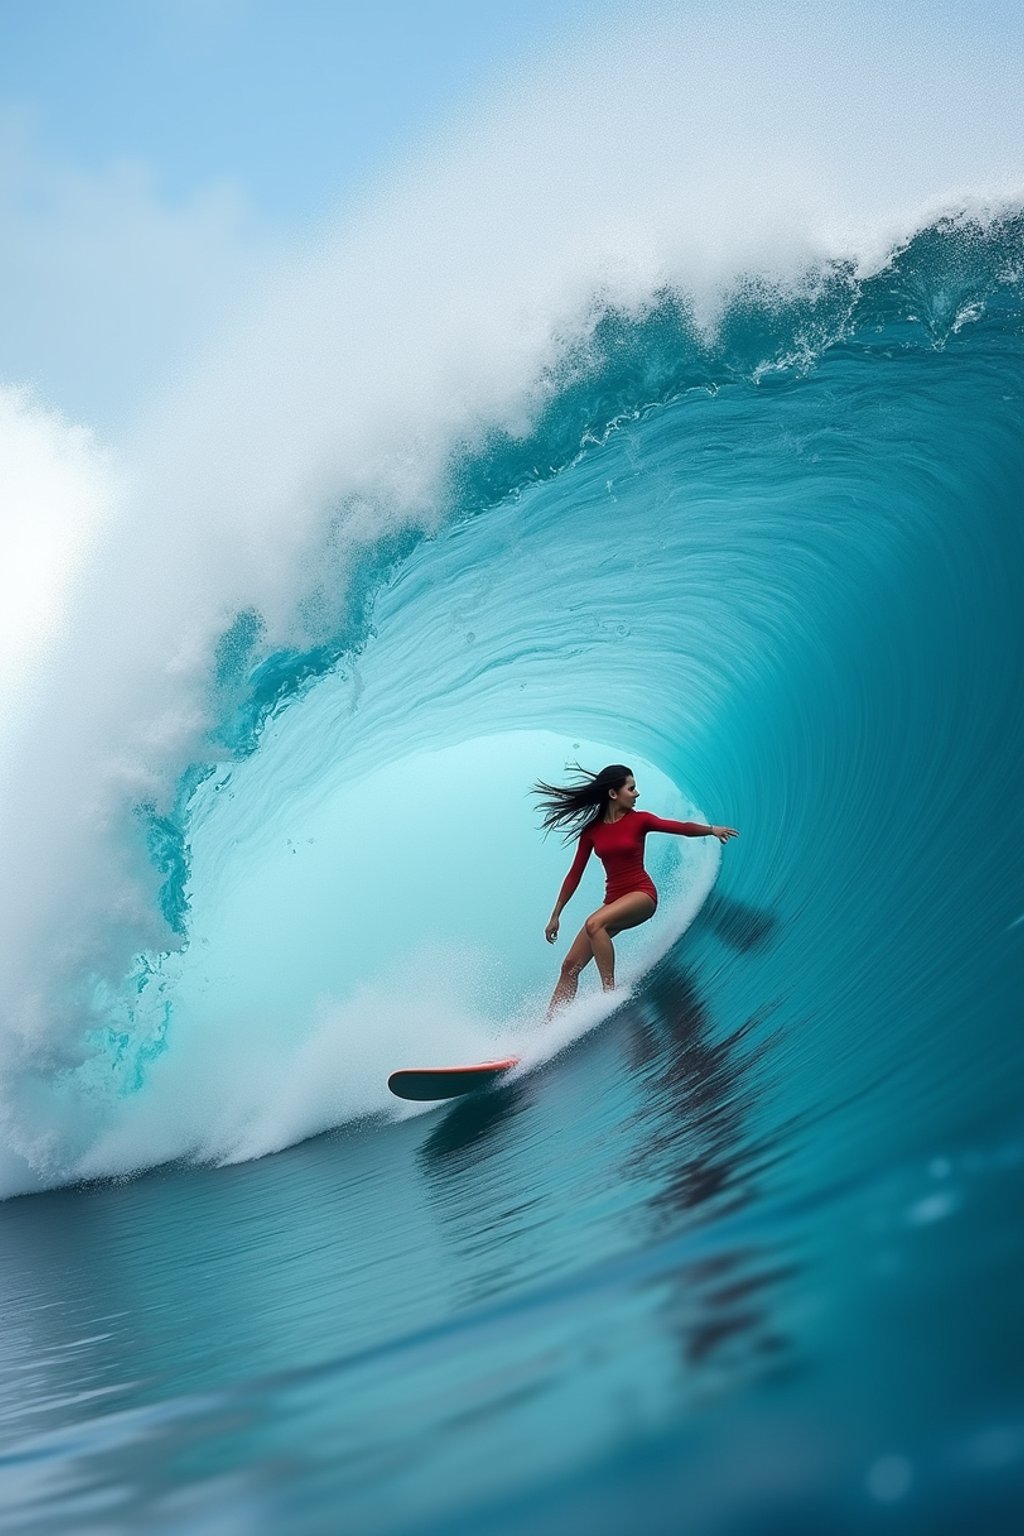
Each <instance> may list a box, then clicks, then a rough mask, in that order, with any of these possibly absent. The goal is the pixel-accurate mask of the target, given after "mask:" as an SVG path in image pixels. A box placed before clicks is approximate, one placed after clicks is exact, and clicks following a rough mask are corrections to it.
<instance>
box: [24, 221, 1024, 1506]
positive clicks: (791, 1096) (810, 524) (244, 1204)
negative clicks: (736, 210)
mask: <svg viewBox="0 0 1024 1536" xmlns="http://www.w3.org/2000/svg"><path fill="white" fill-rule="evenodd" d="M1021 233H1022V230H1021V225H1020V221H1019V218H1017V217H1016V216H1007V217H1004V218H1003V219H1001V220H997V221H995V222H988V223H987V224H985V225H984V226H979V225H977V224H971V223H968V222H963V221H959V222H958V221H956V220H945V221H940V222H939V223H937V224H934V225H932V226H931V227H928V228H926V229H924V230H923V231H922V232H920V233H919V234H918V235H917V236H915V237H914V238H913V239H912V240H910V241H909V242H908V243H907V244H906V245H905V246H904V247H903V248H902V249H901V250H899V251H898V252H897V253H896V254H895V255H894V256H893V258H892V260H891V261H890V263H889V264H888V265H886V266H884V267H883V268H882V269H881V270H880V271H879V272H877V273H876V275H874V276H873V277H870V278H867V279H862V278H857V277H855V275H854V273H853V271H852V269H849V270H848V269H844V268H843V267H842V266H834V267H832V268H828V269H824V270H822V271H820V272H819V273H818V274H817V275H816V278H815V281H814V282H813V283H808V284H805V285H804V286H803V287H802V288H801V289H800V290H799V291H798V292H790V293H789V295H788V296H782V297H780V296H778V295H775V296H773V295H772V294H771V293H770V292H769V291H768V290H767V289H764V288H757V287H754V288H753V289H749V290H746V291H745V292H743V293H740V294H737V295H735V296H734V298H733V300H732V302H731V305H730V307H729V308H728V310H727V311H726V313H725V315H724V318H723V321H722V324H721V326H720V327H719V330H718V332H717V335H716V336H715V338H714V339H713V340H712V339H709V337H708V336H707V335H706V334H702V333H699V332H698V331H697V330H696V329H695V327H694V325H693V324H692V322H691V320H690V319H689V318H688V316H687V314H686V311H685V307H684V308H680V306H679V304H678V302H677V301H676V300H675V299H674V298H672V297H670V296H669V295H668V294H667V293H666V294H665V295H663V296H661V297H660V298H658V299H656V301H655V302H653V303H652V304H651V305H650V306H649V307H648V308H647V310H646V311H645V312H644V313H643V314H636V313H634V314H632V315H626V314H624V313H615V312H610V313H607V314H606V315H605V316H604V318H603V319H602V320H601V321H600V323H599V324H598V326H597V329H596V330H595V331H594V332H593V334H592V335H591V336H590V338H589V340H588V342H587V345H586V346H585V347H580V348H578V349H577V350H576V351H575V352H572V353H570V355H569V356H567V357H565V358H563V360H562V363H561V365H560V366H559V368H558V369H557V370H555V371H554V372H553V374H552V376H551V378H550V380H549V383H548V398H547V404H546V406H545V408H544V410H543V411H542V412H541V413H540V415H539V416H538V417H537V418H536V419H535V420H534V421H533V422H532V424H531V425H530V428H529V430H528V431H524V432H522V433H520V434H519V435H518V436H513V435H503V434H501V433H498V432H495V433H494V434H492V436H491V437H490V438H489V439H488V440H487V441H485V442H482V443H480V442H478V443H476V444H474V445H473V446H472V448H471V449H467V450H466V451H465V452H464V453H463V454H462V455H461V456H457V457H456V458H455V459H454V460H453V463H452V466H451V469H450V472H449V475H448V480H447V484H446V491H445V501H444V515H443V517H439V519H438V521H437V524H436V526H435V528H434V530H433V531H432V532H431V534H430V535H429V536H423V535H417V534H414V533H411V532H409V531H406V532H404V533H394V532H392V533H389V534H388V535H387V536H386V537H384V538H383V539H382V540H381V541H379V542H377V543H373V542H371V543H370V544H369V546H368V547H367V549H366V551H365V552H364V554H363V555H362V556H361V562H360V566H359V572H358V576H357V578H356V579H355V580H354V581H353V584H352V586H351V587H350V588H349V589H348V591H347V594H346V598H345V602H344V604H343V605H341V606H340V607H339V606H338V605H337V604H334V603H333V600H332V599H331V597H330V594H329V591H328V590H327V588H328V583H327V581H326V580H325V582H324V583H323V590H319V589H318V587H317V583H316V582H315V581H313V582H312V583H311V585H310V588H309V593H308V597H307V602H308V607H309V612H310V614H311V615H312V616H313V617H312V618H311V620H310V626H309V635H310V640H309V643H308V644H307V645H306V646H305V647H296V646H292V647H287V648H284V647H278V648H275V647H274V646H273V644H271V643H270V642H269V641H268V640H267V638H266V636H267V633H268V630H267V628H266V625H265V624H264V622H263V620H262V619H261V618H259V617H256V616H254V615H252V614H249V615H245V614H243V615H242V616H241V617H240V618H237V619H235V620H234V621H232V623H230V624H226V625H225V629H224V639H223V640H222V642H221V644H220V646H219V649H218V653H217V654H218V667H219V671H218V675H217V678H216V680H215V681H214V682H213V683H211V691H210V695H209V697H210V699H211V700H212V701H213V704H212V705H211V715H210V724H209V726H208V728H207V736H206V740H207V747H208V750H207V754H206V756H205V758H204V757H202V755H200V756H198V757H197V758H196V762H195V764H194V765H193V766H192V768H191V769H190V770H188V771H187V772H185V773H184V774H183V775H182V776H180V778H179V780H178V789H177V792H176V797H175V800H174V802H173V803H171V804H165V805H163V806H162V807H157V806H156V805H155V804H154V805H152V806H150V807H149V808H148V809H147V808H146V803H145V799H144V797H138V798H137V799H136V812H135V814H134V817H133V820H132V822H131V826H133V827H134V828H135V832H134V836H135V837H136V840H137V847H138V849H140V850H142V853H143V854H145V850H146V849H147V848H148V850H149V853H148V855H147V857H149V858H150V859H151V861H152V862H151V868H152V869H153V876H152V880H151V891H152V899H153V902H154V905H155V906H156V907H159V908H160V910H162V912H163V914H164V918H165V921H166V924H167V928H168V931H169V932H172V933H177V936H178V942H179V944H180V942H181V941H182V940H184V941H185V943H184V947H179V948H177V949H172V948H170V947H167V946H161V945H160V944H156V945H154V946H153V947H152V948H151V949H149V950H148V951H147V952H146V954H145V956H144V957H142V958H140V959H139V960H137V961H136V962H135V963H134V965H133V967H132V969H131V973H130V975H129V976H128V978H127V979H124V978H123V977H122V978H118V976H117V972H116V967H108V969H107V972H106V973H105V974H102V980H101V973H102V968H101V967H100V966H99V965H98V964H96V965H95V966H94V967H93V968H92V969H89V970H87V971H86V972H85V973H84V978H83V974H81V973H80V974H78V975H77V978H76V979H75V981H74V985H73V986H72V987H71V988H70V990H69V993H68V998H69V1001H68V1003H67V1006H68V1007H69V1008H71V1007H72V1005H73V1007H74V1009H75V1010H77V1012H76V1014H75V1017H76V1019H77V1024H76V1028H77V1029H78V1031H79V1034H78V1039H79V1056H78V1059H77V1061H76V1060H75V1059H74V1058H73V1057H67V1056H65V1058H63V1059H62V1061H61V1062H60V1063H59V1064H58V1065H53V1064H51V1065H50V1066H49V1069H48V1070H46V1071H44V1070H42V1068H41V1067H40V1065H39V1062H38V1061H36V1062H34V1063H33V1064H32V1068H31V1070H30V1071H28V1072H27V1073H26V1074H25V1076H24V1080H23V1084H22V1087H21V1089H20V1090H19V1093H18V1094H17V1095H16V1096H14V1097H13V1098H12V1099H11V1101H10V1105H9V1110H8V1119H9V1124H10V1125H11V1127H12V1131H11V1136H10V1138H9V1146H8V1153H9V1158H8V1170H9V1171H8V1192H10V1193H12V1194H17V1193H21V1192H22V1191H25V1190H31V1189H39V1188H40V1187H42V1186H46V1185H50V1186H59V1185H64V1186H66V1187H63V1188H51V1189H50V1190H49V1192H42V1193H36V1194H34V1195H32V1196H31V1197H30V1198H24V1199H15V1200H9V1201H7V1202H6V1203H5V1204H4V1205H3V1206H2V1207H0V1230H2V1242H0V1294H2V1296H3V1306H4V1313H5V1317H6V1318H7V1324H6V1327H5V1331H4V1336H3V1341H2V1343H0V1446H2V1452H0V1473H2V1477H3V1483H4V1489H5V1499H4V1514H3V1516H2V1526H0V1528H3V1529H10V1530H33V1531H36V1530H38V1531H66V1530H71V1529H74V1530H76V1531H79V1530H80V1531H97V1532H98V1531H104V1532H108V1531H121V1530H129V1529H136V1528H140V1527H141V1526H142V1525H144V1526H145V1528H146V1529H153V1530H168V1531H170V1530H177V1529H202V1530H205V1529H209V1530H236V1529H237V1530H245V1531H247V1532H251V1531H263V1530H266V1531H279V1530H285V1529H286V1530H289V1531H320V1530H331V1529H338V1528H340V1527H342V1526H344V1527H345V1528H347V1529H357V1530H360V1531H367V1532H370V1531H381V1532H385V1531H405V1530H408V1531H423V1532H427V1531H438V1532H441V1531H444V1532H446V1533H448V1532H454V1531H461V1530H466V1531H470V1530H474V1531H476V1530H480V1529H487V1530H489V1531H502V1532H503V1531H510V1532H511V1531H519V1530H530V1531H531V1532H537V1531H549V1530H550V1531H560V1530H563V1529H566V1528H568V1525H569V1523H570V1522H573V1521H575V1522H584V1523H585V1526H586V1527H587V1528H589V1529H590V1530H591V1531H596V1532H600V1531H609V1532H611V1531H618V1530H621V1529H622V1528H623V1526H624V1525H626V1524H627V1523H633V1524H639V1525H641V1526H643V1528H644V1529H646V1530H651V1531H662V1530H664V1531H666V1532H668V1531H676V1530H679V1529H683V1528H685V1529H687V1530H688V1531H692V1532H705V1531H707V1532H716V1533H718V1532H748V1531H749V1532H755V1531H756V1532H757V1533H759V1536H764V1533H774V1532H779V1533H780V1536H781V1533H783V1532H785V1533H787V1536H795V1533H797V1532H801V1531H804V1530H806V1531H808V1532H810V1531H812V1530H813V1531H822V1530H829V1531H854V1532H859V1531H867V1530H869V1529H870V1530H875V1529H878V1528H881V1527H883V1526H885V1527H886V1528H888V1527H891V1528H893V1529H895V1530H899V1531H901V1532H903V1531H906V1532H922V1533H923V1532H928V1533H929V1536H936V1533H945V1532H949V1533H950V1536H952V1533H954V1532H955V1533H960V1532H963V1531H965V1530H967V1529H979V1530H980V1529H984V1530H986V1531H991V1532H1001V1531H1006V1532H1010V1531H1011V1530H1017V1529H1019V1523H1020V1514H1021V1501H1022V1499H1024V1382H1022V1373H1021V1369H1020V1367H1021V1360H1022V1358H1024V1353H1022V1345H1024V1338H1022V1331H1021V1319H1020V1312H1019V1306H1018V1297H1019V1287H1020V1261H1021V1234H1020V1223H1019V1213H1020V1211H1021V1209H1024V1120H1022V1118H1021V1110H1020V1090H1019V1084H1020V1071H1021V1067H1022V1065H1024V1060H1022V1057H1024V1046H1022V1032H1021V1027H1020V1026H1021V1022H1022V1019H1021V1013H1022V1007H1021V1000H1022V997H1024V987H1022V983H1024V858H1022V856H1021V847H1022V844H1024V788H1022V780H1021V773H1020V763H1021V757H1022V749H1024V718H1022V714H1021V709H1020V700H1021V685H1022V683H1024V645H1022V631H1021V621H1020V614H1021V612H1022V601H1024V592H1022V585H1024V581H1022V577H1024V528H1022V525H1021V506H1022V490H1024V435H1022V433H1021V422H1022V406H1024V289H1022V286H1021V262H1020V253H1021ZM601 753H604V754H605V757H606V758H607V759H608V760H623V761H626V762H629V763H630V764H632V765H633V766H634V767H635V768H636V770H637V774H638V779H639V780H640V788H641V801H640V803H641V805H643V806H646V807H647V808H649V809H651V810H654V811H656V812H658V813H661V814H668V815H672V814H675V813H679V812H682V811H685V810H692V811H694V812H695V813H697V814H700V815H701V816H709V817H711V818H712V819H714V820H717V821H723V822H728V823H731V824H732V825H735V826H737V827H739V828H740V829H741V837H740V839H739V841H738V842H736V843H733V844H730V845H729V846H728V847H727V848H725V849H723V850H722V851H721V856H720V859H719V856H718V852H717V849H708V848H707V847H706V846H705V845H703V844H697V843H694V844H693V845H692V846H691V845H690V844H687V845H686V846H685V847H679V846H676V845H675V844H671V845H670V843H669V840H667V839H666V840H665V841H664V842H663V843H661V844H659V845H658V846H657V847H655V845H654V843H653V841H652V844H651V852H652V855H653V856H654V857H653V859H652V867H654V868H655V870H656V874H657V878H658V879H659V883H661V884H662V885H663V887H664V890H665V892H666V897H667V899H666V901H665V902H664V903H663V907H662V909H661V910H659V914H658V918H657V920H656V922H655V923H654V924H652V925H651V928H650V930H645V932H644V933H643V934H642V935H639V934H638V935H636V936H634V937H633V938H632V939H631V940H630V939H627V938H626V937H624V938H623V939H622V940H620V941H619V949H620V956H621V963H622V967H623V971H622V974H623V977H624V979H625V980H626V982H627V983H628V985H627V986H626V987H625V989H624V990H623V992H622V993H621V995H620V996H619V997H618V998H617V999H616V1000H615V1004H614V1006H603V1005H602V1002H601V1000H600V999H599V998H598V997H597V996H596V992H595V984H594V981H593V978H591V979H590V985H589V988H584V989H582V995H581V1000H580V1003H579V1006H578V1008H577V1009H576V1010H575V1011H574V1012H573V1013H572V1014H571V1015H569V1016H567V1017H566V1019H565V1020H563V1021H562V1023H560V1024H559V1025H558V1026H557V1028H556V1029H555V1030H553V1031H552V1032H550V1033H547V1034H545V1032H544V1031H543V1029H542V1028H541V1026H540V1025H539V1023H538V1019H539V1017H540V1003H541V1000H542V999H543V998H544V996H545V995H546V990H547V989H548V988H549V987H550V985H551V983H552V981H553V973H554V970H555V968H556V966H557V955H553V954H552V952H551V951H550V949H549V948H548V946H547V945H546V944H545V943H544V941H543V934H542V930H543V926H544V921H545V919H546V917H547V914H548V912H549V910H550V905H551V901H552V898H553V896H554V893H555V891H556V890H557V886H558V882H559V880H560V879H561V876H562V874H563V873H564V869H565V868H566V867H567V863H568V854H567V853H566V851H565V850H564V849H561V848H559V847H558V846H557V845H556V844H555V843H554V842H553V841H552V840H549V841H548V842H544V841H543V840H542V839H541V838H540V836H539V835H538V833H537V832H536V817H535V815H534V814H533V812H532V811H531V807H530V804H529V801H528V800H527V798H526V790H527V789H528V787H529V784H530V782H531V781H532V779H533V778H535V777H538V776H541V777H552V776H557V774H558V772H559V771H560V769H561V767H562V766H563V765H564V762H565V761H566V760H568V759H569V758H571V757H575V756H581V757H582V758H583V761H584V762H586V763H587V764H588V765H589V766H591V767H595V768H596V767H599V766H600V765H601V764H600V761H599V757H600V754H601ZM595 879H596V876H595ZM598 894H599V881H598V883H597V885H595V886H594V887H593V888H590V897H592V898H593V900H594V902H596V900H597V897H598ZM591 904H592V902H591V901H590V900H589V899H588V897H587V894H586V890H585V891H584V892H583V893H581V896H580V897H578V898H577V900H576V902H575V903H574V908H571V909H570V911H569V913H567V914H566V917H565V919H564V920H563V937H564V938H565V939H568V938H569V937H571V933H572V932H573V931H574V923H573V919H574V917H575V918H576V919H577V920H578V921H582V918H583V916H584V915H585V913H586V911H587V910H589V909H590V905H591ZM82 1042H84V1050H83V1049H82ZM505 1047H509V1048H514V1049H517V1050H521V1051H523V1053H524V1055H525V1057H526V1063H527V1065H526V1069H525V1070H524V1071H523V1072H522V1073H521V1074H519V1075H518V1076H517V1077H516V1078H514V1079H513V1080H512V1081H511V1082H510V1083H509V1084H508V1086H507V1087H505V1088H504V1089H502V1090H501V1091H499V1092H496V1093H493V1094H491V1095H488V1096H484V1097H481V1098H480V1099H479V1100H476V1101H474V1102H469V1103H466V1104H463V1105H458V1106H456V1107H454V1108H449V1107H443V1108H440V1109H437V1110H433V1111H430V1112H428V1113H425V1114H424V1113H415V1114H410V1113H407V1111H406V1110H405V1109H404V1108H402V1107H399V1106H397V1105H396V1104H395V1101H393V1100H389V1096H388V1094H387V1092H386V1088H385V1079H386V1075H387V1072H388V1071H389V1070H391V1068H392V1067H393V1066H396V1065H400V1064H414V1063H415V1062H416V1061H418V1060H428V1059H429V1060H438V1061H440V1060H447V1059H457V1058H459V1057H463V1056H465V1055H466V1054H474V1053H476V1054H481V1055H490V1054H493V1053H494V1050H495V1048H502V1049H504V1048H505ZM11 1106H13V1107H11ZM83 1180H86V1181H87V1182H85V1183H83V1182H82V1181H83ZM88 1181H91V1182H88Z"/></svg>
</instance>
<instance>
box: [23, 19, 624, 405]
mask: <svg viewBox="0 0 1024 1536" xmlns="http://www.w3.org/2000/svg"><path fill="white" fill-rule="evenodd" d="M604 9H605V7H604V6H603V5H601V4H600V3H599V0H516V4H515V5H497V4H491V3H487V0H421V3H419V4H409V3H393V0H392V3H387V0H385V3H378V4H365V3H362V4H353V3H348V0H334V3H329V0H288V3H285V0H47V3H45V4H38V5H37V4H34V3H31V0H5V3H4V4H3V5H2V6H0V228H2V230H3V232H4V233H3V238H2V241H0V383H3V384H12V383H13V384H20V383H26V384H28V385H30V386H31V387H32V388H33V389H34V391H35V392H36V394H37V396H38V398H39V401H40V403H41V404H44V405H46V406H52V407H55V408H57V409H61V410H63V411H65V412H66V413H68V414H69V415H70V416H71V417H73V418H74V419H79V420H84V421H88V422H91V423H93V424H96V425H98V426H99V427H101V429H106V428H110V429H113V428H117V427H118V426H120V425H122V424H123V423H124V422H125V420H126V419H130V418H131V416H132V413H133V410H134V408H135V405H136V403H137V400H138V396H139V392H140V389H145V388H146V387H147V386H148V383H149V381H151V380H153V379H154V378H156V377H158V376H159V375H160V373H161V372H162V371H173V369H174V367H175V366H176V364H178V363H179V362H183V361H184V358H185V356H186V354H187V351H188V349H189V347H190V345H191V344H192V343H193V342H194V341H195V340H197V339H198V338H200V337H201V336H202V335H203V334H204V333H206V332H207V331H208V330H209V329H210V328H211V327H214V326H215V325H216V322H217V317H218V315H219V314H220V312H221V311H222V309H223V307H224V306H225V304H226V303H227V302H228V301H229V299H230V298H231V296H233V295H236V294H237V293H238V292H239V291H241V290H242V289H244V288H245V287H246V286H247V285H251V284H254V283H259V281H260V279H261V276H262V275H263V274H264V273H265V272H266V271H267V270H268V269H269V266H270V265H271V264H272V263H273V262H274V261H275V260H276V259H277V258H278V257H279V255H280V254H281V252H282V250H283V249H285V248H287V246H288V245H289V244H291V243H293V242H295V241H297V240H300V239H301V238H302V236H303V234H304V233H305V231H307V230H308V229H309V228H310V227H311V226H313V225H315V223H316V221H317V220H319V219H321V218H322V217H323V216H324V215H325V214H327V213H329V212H331V211H334V210H335V209H337V208H338V207H339V206H343V205H344V202H345V199H346V196H347V195H350V194H352V193H353V192H355V191H357V190H358V189H359V188H360V187H361V186H363V185H364V184H366V183H369V182H372V181H373V179H374V178H375V176H377V175H379V174H380V173H381V171H382V169H383V168H385V167H386V166H387V165H388V164H389V163H391V162H393V161H395V160H397V159H399V158H400V157H401V155H402V153H403V152H404V151H405V150H406V149H408V148H409V147H410V146H412V145H414V144H415V143H416V142H417V140H418V139H420V138H422V136H423V135H424V134H425V133H426V132H427V131H429V129H430V128H431V126H433V125H434V124H435V123H437V122H438V121H440V120H443V119H444V117H445V116H446V115H447V114H448V113H450V112H451V111H453V110H454V109H456V108H457V107H459V106H460V105H461V104H463V103H464V102H466V101H468V100H471V99H472V98H473V97H474V96H476V95H477V94H478V93H480V92H481V91H484V90H486V89H487V87H488V85H489V84H490V83H491V82H496V81H501V80H503V79H507V78H509V77H510V76H513V77H514V75H515V73H516V70H517V69H518V68H520V67H522V66H523V64H524V61H526V60H527V59H529V58H530V57H531V56H532V55H535V54H536V52H537V51H538V50H541V49H543V48H544V47H545V46H546V45H547V44H548V43H549V42H550V39H551V38H552V36H553V35H554V34H556V33H557V32H558V31H560V30H562V29H563V28H565V27H566V26H567V25H569V24H571V23H572V22H573V21H574V20H579V19H581V18H582V19H583V20H584V23H585V24H590V23H591V22H594V21H596V19H597V17H598V15H599V14H600V13H601V11H603V10H604Z"/></svg>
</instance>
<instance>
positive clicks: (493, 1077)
mask: <svg viewBox="0 0 1024 1536" xmlns="http://www.w3.org/2000/svg"><path fill="white" fill-rule="evenodd" d="M518 1062H519V1057H518V1056H505V1057H503V1058H502V1060H501V1061H478V1062H475V1063H474V1064H473V1065H472V1066H468V1067H403V1068H402V1069H401V1070H400V1071H398V1072H392V1074H391V1076H390V1077H389V1078H388V1087H389V1088H390V1089H391V1092H392V1093H393V1094H395V1095H396V1096H397V1097H398V1098H400V1099H415V1100H416V1101H417V1103H420V1104H427V1103H430V1102H431V1100H433V1099H459V1098H461V1097H462V1096H463V1094H466V1093H479V1092H480V1090H481V1089H483V1088H493V1087H494V1085H495V1083H497V1082H500V1081H501V1079H502V1078H503V1077H504V1075H505V1073H506V1072H510V1071H511V1070H512V1068H513V1067H514V1066H516V1065H517V1064H518Z"/></svg>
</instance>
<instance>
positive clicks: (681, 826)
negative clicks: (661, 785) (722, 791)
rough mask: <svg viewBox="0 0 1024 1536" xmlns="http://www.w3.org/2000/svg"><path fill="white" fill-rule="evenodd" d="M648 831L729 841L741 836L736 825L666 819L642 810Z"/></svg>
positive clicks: (723, 841) (722, 841) (641, 813)
mask: <svg viewBox="0 0 1024 1536" xmlns="http://www.w3.org/2000/svg"><path fill="white" fill-rule="evenodd" d="M639 815H641V816H642V817H643V818H644V821H645V823H646V825H647V830H648V832H675V833H676V834H677V835H678V836H680V837H717V838H718V841H719V842H720V843H727V842H728V841H729V839H730V837H739V833H738V832H737V830H736V828H735V827H712V826H710V825H709V824H708V823H707V822H703V821H666V820H665V818H664V817H662V816H652V815H651V813H650V811H640V812H639Z"/></svg>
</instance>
